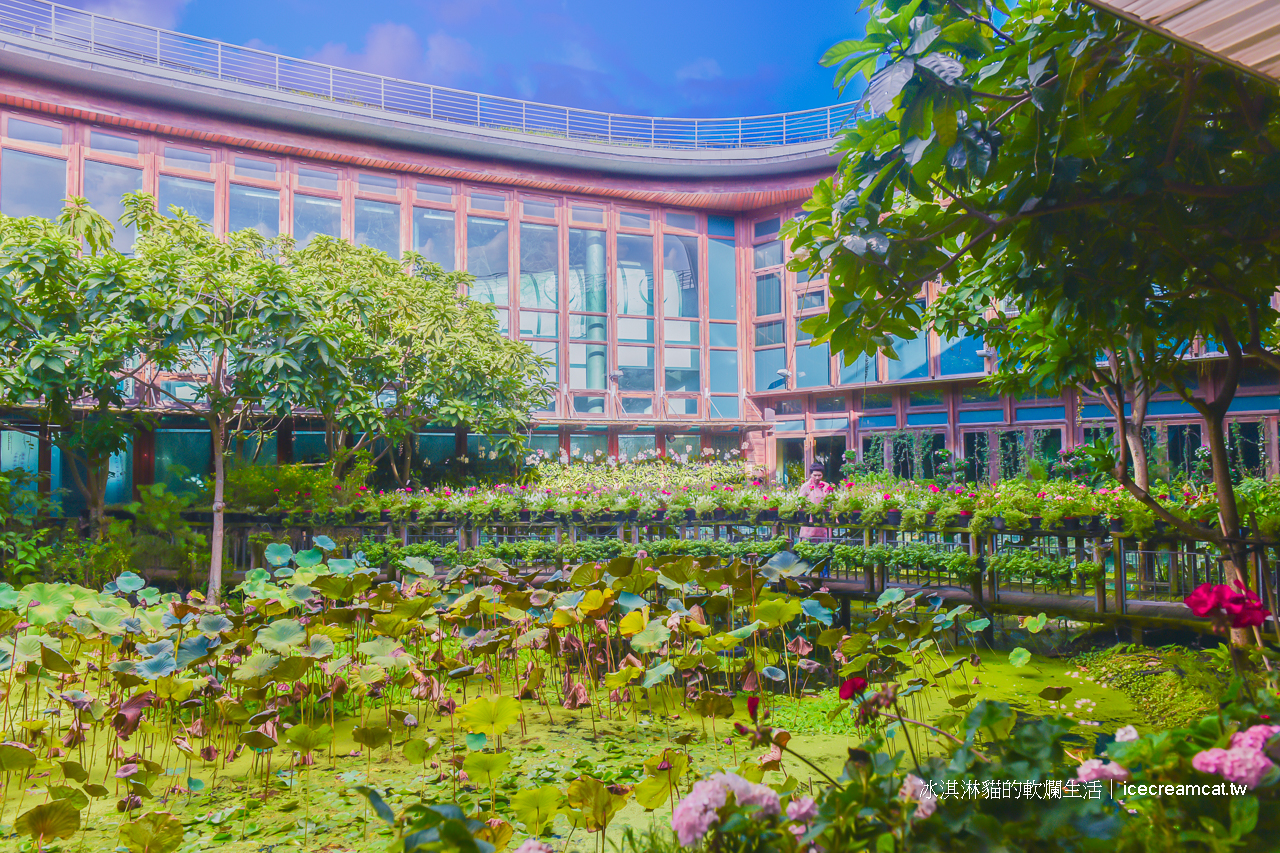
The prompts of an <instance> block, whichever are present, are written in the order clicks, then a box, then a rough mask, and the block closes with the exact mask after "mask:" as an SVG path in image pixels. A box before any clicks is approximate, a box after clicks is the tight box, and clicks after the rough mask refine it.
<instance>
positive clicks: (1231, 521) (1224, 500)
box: [1204, 413, 1253, 646]
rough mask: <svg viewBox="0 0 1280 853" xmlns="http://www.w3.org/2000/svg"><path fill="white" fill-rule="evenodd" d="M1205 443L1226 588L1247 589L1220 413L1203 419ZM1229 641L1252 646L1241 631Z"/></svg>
mask: <svg viewBox="0 0 1280 853" xmlns="http://www.w3.org/2000/svg"><path fill="white" fill-rule="evenodd" d="M1204 421H1205V440H1206V441H1207V442H1208V443H1209V458H1210V460H1212V464H1213V486H1214V491H1216V492H1217V493H1218V529H1219V530H1220V531H1221V533H1222V537H1223V543H1222V557H1223V565H1222V568H1223V573H1224V574H1225V576H1226V581H1227V585H1228V586H1235V585H1236V584H1239V585H1240V586H1241V588H1243V589H1248V588H1249V570H1248V565H1249V558H1248V554H1247V552H1246V551H1245V549H1244V546H1243V544H1242V543H1241V542H1240V514H1239V511H1238V509H1237V507H1236V491H1235V484H1233V483H1232V482H1231V457H1230V454H1229V453H1228V450H1227V433H1226V428H1225V427H1224V425H1223V417H1222V415H1220V414H1216V413H1215V414H1213V415H1211V416H1207V417H1205V419H1204ZM1231 642H1232V643H1233V644H1235V645H1237V646H1247V645H1251V644H1252V643H1253V637H1252V635H1251V634H1250V632H1248V631H1247V630H1245V629H1244V628H1232V629H1231Z"/></svg>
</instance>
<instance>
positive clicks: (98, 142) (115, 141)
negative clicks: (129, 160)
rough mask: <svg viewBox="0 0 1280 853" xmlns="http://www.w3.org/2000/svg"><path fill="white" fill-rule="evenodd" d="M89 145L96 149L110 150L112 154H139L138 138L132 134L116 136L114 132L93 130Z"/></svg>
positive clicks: (90, 134)
mask: <svg viewBox="0 0 1280 853" xmlns="http://www.w3.org/2000/svg"><path fill="white" fill-rule="evenodd" d="M89 147H90V148H92V149H93V150H94V151H109V152H111V153H112V154H123V155H124V156H125V157H137V156H138V140H136V139H134V138H132V137H130V136H116V135H115V134H113V133H102V132H100V131H97V130H91V131H89Z"/></svg>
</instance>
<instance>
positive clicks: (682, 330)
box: [662, 320, 698, 346]
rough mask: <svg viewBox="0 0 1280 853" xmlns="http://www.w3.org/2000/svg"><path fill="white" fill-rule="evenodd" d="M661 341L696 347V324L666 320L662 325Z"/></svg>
mask: <svg viewBox="0 0 1280 853" xmlns="http://www.w3.org/2000/svg"><path fill="white" fill-rule="evenodd" d="M662 337H663V340H664V341H666V342H667V343H669V344H689V345H690V346H697V345H698V324H697V323H696V322H693V323H690V322H688V321H686V320H667V321H665V322H664V323H663V324H662Z"/></svg>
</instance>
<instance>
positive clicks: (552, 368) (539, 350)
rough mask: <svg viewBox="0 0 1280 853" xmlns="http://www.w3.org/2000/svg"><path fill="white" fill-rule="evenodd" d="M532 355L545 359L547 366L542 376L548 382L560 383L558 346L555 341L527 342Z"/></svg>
mask: <svg viewBox="0 0 1280 853" xmlns="http://www.w3.org/2000/svg"><path fill="white" fill-rule="evenodd" d="M526 343H528V345H529V349H531V350H533V354H534V355H536V356H538V357H540V358H544V359H546V360H547V361H548V362H549V364H548V366H547V368H546V370H544V371H543V375H544V376H546V378H547V381H548V382H559V381H560V345H559V344H558V343H556V342H555V341H527V342H526Z"/></svg>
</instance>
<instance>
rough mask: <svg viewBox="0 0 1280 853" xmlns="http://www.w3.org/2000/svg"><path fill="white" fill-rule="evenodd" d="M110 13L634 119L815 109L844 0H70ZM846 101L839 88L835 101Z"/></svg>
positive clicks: (850, 3)
mask: <svg viewBox="0 0 1280 853" xmlns="http://www.w3.org/2000/svg"><path fill="white" fill-rule="evenodd" d="M72 3H73V5H76V6H80V7H82V8H86V9H89V10H90V11H94V12H99V13H101V14H107V15H111V16H113V17H117V18H121V19H124V20H131V21H138V22H141V23H149V24H153V25H156V26H162V27H168V28H171V29H175V30H178V31H180V32H185V33H191V34H194V35H200V36H205V37H207V38H213V39H220V40H222V41H227V42H232V43H235V44H245V45H251V46H254V47H259V48H262V49H265V50H272V51H277V52H279V53H284V54H289V55H292V56H301V57H308V58H313V59H316V60H319V61H324V62H330V63H333V64H337V65H345V66H349V67H353V68H358V69H361V70H365V71H370V72H375V73H380V74H387V75H391V76H395V77H404V78H407V79H411V80H420V81H424V82H429V83H436V84H439V85H447V86H455V87H457V88H462V89H470V90H474V91H481V92H485V93H488V94H495V95H507V96H511V97H518V98H528V99H531V100H538V101H544V102H548V103H554V104H563V105H567V106H576V107H584V108H590V109H598V110H608V111H613V112H624V113H638V114H642V115H678V116H734V115H751V114H757V113H773V112H782V111H786V110H796V109H807V108H810V107H822V106H827V105H829V104H831V103H834V102H835V101H836V93H835V92H834V90H833V89H832V88H831V71H830V70H829V69H826V68H822V67H821V66H819V65H818V58H819V57H820V56H821V55H822V53H823V51H825V50H826V49H827V47H829V46H830V45H831V44H833V43H835V42H836V41H839V40H840V39H842V38H847V37H849V36H851V35H855V34H857V33H858V32H860V31H861V25H860V23H859V21H860V16H859V15H858V14H857V11H856V10H857V6H858V3H857V2H856V0H840V2H836V1H835V0H800V2H797V3H778V2H762V0H742V2H736V3H730V2H696V0H694V2H690V0H683V2H681V0H641V1H640V2H634V0H633V2H629V3H628V2H617V0H374V2H364V3H352V2H350V0H72ZM846 97H849V95H846Z"/></svg>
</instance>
